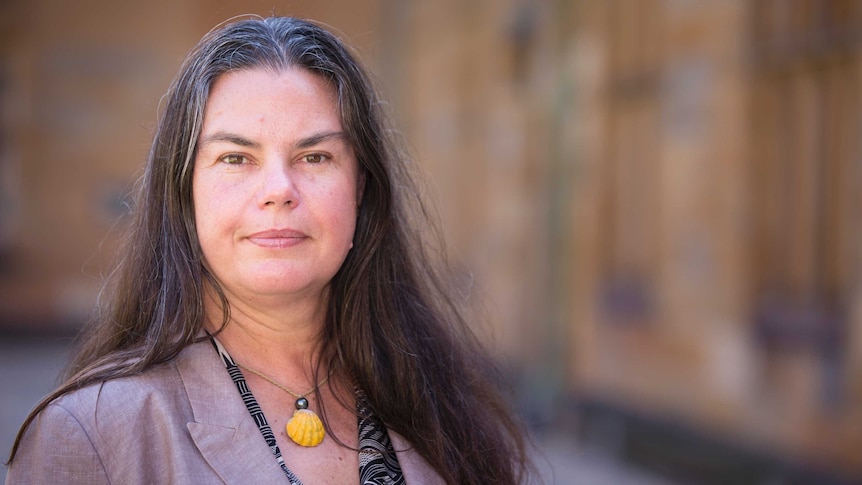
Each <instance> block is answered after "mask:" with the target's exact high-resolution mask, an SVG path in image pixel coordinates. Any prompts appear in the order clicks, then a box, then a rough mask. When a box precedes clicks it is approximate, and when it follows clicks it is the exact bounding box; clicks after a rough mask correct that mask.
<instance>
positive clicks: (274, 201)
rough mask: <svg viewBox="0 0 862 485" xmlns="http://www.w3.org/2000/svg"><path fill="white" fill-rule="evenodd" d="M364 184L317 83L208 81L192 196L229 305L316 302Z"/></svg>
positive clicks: (271, 78)
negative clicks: (290, 299)
mask: <svg viewBox="0 0 862 485" xmlns="http://www.w3.org/2000/svg"><path fill="white" fill-rule="evenodd" d="M362 185H363V179H362V176H361V175H360V171H359V167H358V164H357V161H356V157H355V155H354V153H353V149H352V147H351V146H350V144H349V143H348V140H347V138H346V136H345V133H344V130H343V127H342V126H341V119H340V117H339V112H338V108H337V104H336V99H335V90H334V89H333V88H332V86H330V85H329V84H327V83H326V81H325V80H324V79H323V78H321V77H319V76H317V75H315V74H312V73H311V72H309V71H307V70H304V69H300V68H291V69H286V70H283V71H279V72H275V71H271V70H267V69H251V70H241V71H233V72H230V73H227V74H224V75H222V76H221V77H220V78H218V79H217V80H216V82H215V83H214V85H213V87H212V90H211V93H210V97H209V100H208V102H207V106H206V110H205V112H204V120H203V128H202V131H201V136H200V139H199V140H198V148H197V153H196V155H195V161H194V175H193V182H192V187H193V188H192V191H193V198H194V207H195V223H196V225H197V233H198V239H199V241H200V245H201V249H202V250H203V254H204V258H205V262H206V264H207V266H208V268H209V269H210V271H211V272H212V273H213V274H214V276H215V277H216V279H217V280H218V281H219V283H220V284H221V286H222V288H223V289H224V290H225V292H226V294H227V295H228V297H229V298H231V297H233V298H237V297H239V298H243V299H246V301H255V300H260V299H262V298H265V297H267V296H278V297H283V296H287V295H293V296H298V297H308V296H311V297H317V298H319V297H320V296H321V295H322V290H323V289H324V288H325V287H326V285H327V284H328V282H329V281H330V279H331V278H332V277H333V276H334V275H335V273H336V272H337V271H338V269H339V268H340V267H341V264H342V262H343V261H344V258H345V257H346V256H347V252H348V251H349V250H350V248H351V247H352V245H353V244H352V240H353V232H354V229H355V227H356V211H357V206H358V202H359V199H360V197H361V191H362Z"/></svg>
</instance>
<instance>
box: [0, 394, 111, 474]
mask: <svg viewBox="0 0 862 485" xmlns="http://www.w3.org/2000/svg"><path fill="white" fill-rule="evenodd" d="M31 483H32V484H43V483H68V484H103V483H104V484H107V483H109V481H108V475H107V473H106V472H105V467H104V465H103V464H102V460H101V458H100V457H99V454H98V452H97V450H96V448H95V446H94V445H93V442H92V440H91V439H90V437H89V436H88V434H87V431H86V430H85V429H84V427H83V426H82V425H81V423H80V421H78V419H77V418H75V416H73V415H72V414H71V413H69V412H68V411H67V410H66V409H64V408H63V407H61V406H59V405H57V404H51V405H49V406H48V407H46V408H45V409H44V410H42V412H41V413H39V415H38V416H37V417H36V419H35V420H34V421H33V422H32V423H31V424H30V426H29V428H28V429H27V431H26V433H25V434H24V437H23V439H22V440H21V444H20V446H19V448H18V452H17V453H16V454H15V457H14V458H13V460H12V463H11V464H10V466H9V470H8V472H7V474H6V485H23V484H31Z"/></svg>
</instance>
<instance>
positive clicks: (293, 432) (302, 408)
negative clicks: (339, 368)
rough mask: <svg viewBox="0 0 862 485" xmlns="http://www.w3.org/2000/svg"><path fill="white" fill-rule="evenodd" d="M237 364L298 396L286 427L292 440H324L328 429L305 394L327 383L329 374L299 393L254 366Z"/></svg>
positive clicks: (313, 442)
mask: <svg viewBox="0 0 862 485" xmlns="http://www.w3.org/2000/svg"><path fill="white" fill-rule="evenodd" d="M234 362H236V361H234ZM236 365H238V366H239V367H241V368H243V369H245V370H247V371H249V372H251V373H252V374H254V375H256V376H258V377H260V378H262V379H264V380H266V381H267V382H269V383H270V384H272V385H273V386H275V387H277V388H279V389H281V390H282V391H284V392H286V393H288V394H290V395H291V396H293V397H295V398H296V402H294V406H295V407H296V411H294V412H293V416H292V417H291V418H290V419H289V420H288V421H287V425H286V426H285V427H284V428H285V430H286V431H287V436H288V437H289V438H290V439H291V440H293V442H294V443H296V444H298V445H299V446H308V447H311V446H317V445H319V444H320V443H321V442H322V441H323V437H324V436H326V429H325V428H324V426H323V422H321V421H320V418H319V417H318V416H317V414H315V413H314V411H312V410H310V409H308V399H306V397H305V396H307V395H308V394H311V393H312V392H314V391H315V390H317V389H318V388H319V387H320V386H322V385H324V384H326V381H328V380H329V376H326V378H324V379H323V380H322V381H320V382H319V383H317V384H315V385H314V387H312V388H311V389H309V390H308V391H306V392H304V393H302V394H297V393H295V392H293V391H291V390H290V389H288V388H286V387H284V386H283V385H281V384H280V383H278V382H276V381H275V380H274V379H273V378H271V377H269V376H267V375H264V374H262V373H260V372H258V371H256V370H254V369H252V368H249V367H246V366H244V365H242V364H240V363H239V362H236Z"/></svg>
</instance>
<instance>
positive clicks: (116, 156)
mask: <svg viewBox="0 0 862 485" xmlns="http://www.w3.org/2000/svg"><path fill="white" fill-rule="evenodd" d="M241 13H258V14H263V15H266V14H269V13H278V14H289V15H297V16H308V17H312V18H316V19H319V20H321V21H323V22H325V23H327V24H329V25H331V26H333V27H335V28H336V29H337V30H338V31H339V32H340V33H341V35H342V36H343V37H344V38H345V39H346V40H347V41H348V42H350V43H351V44H353V45H355V46H356V47H357V49H358V51H359V53H360V55H361V57H362V58H363V59H365V60H366V62H367V63H368V64H369V65H370V66H371V68H372V70H373V71H375V72H376V73H377V75H378V77H379V81H380V84H381V86H382V87H383V88H384V92H385V94H386V96H387V97H388V99H389V100H390V101H391V111H392V114H393V117H394V119H395V120H396V122H397V125H398V126H400V127H402V128H403V130H404V135H405V139H406V140H407V142H408V147H409V148H410V150H411V151H412V153H413V154H414V155H415V156H416V161H417V165H419V166H420V167H422V169H423V170H424V171H425V172H427V174H428V176H429V178H430V180H432V182H433V184H432V185H431V186H430V187H429V192H430V195H431V196H432V197H433V198H436V200H437V201H438V208H439V211H440V213H441V217H442V220H443V223H444V226H445V229H446V231H447V233H448V235H449V239H450V243H451V247H452V249H453V253H454V256H455V261H456V264H457V265H458V268H459V271H460V276H459V279H460V280H462V281H461V283H462V284H463V285H464V287H465V288H469V289H471V291H473V292H474V294H475V296H477V297H478V298H477V300H484V301H485V308H484V310H483V311H481V312H479V311H477V315H479V314H483V315H486V316H488V317H489V318H487V320H488V321H489V322H490V323H489V324H488V326H487V328H485V327H482V329H481V331H482V332H485V335H487V336H488V338H489V339H490V341H491V342H493V345H494V348H495V349H496V351H497V352H498V354H499V356H500V357H501V358H502V359H505V360H506V361H507V362H508V363H509V365H510V366H511V369H512V370H513V371H515V372H518V373H519V375H520V376H522V377H523V382H522V383H521V385H520V386H519V388H520V389H522V390H523V391H524V394H523V399H522V400H523V405H524V407H525V413H527V414H528V415H529V416H531V418H532V419H534V420H535V421H536V422H538V423H549V422H553V423H558V422H563V421H564V422H566V423H570V424H571V427H570V428H566V427H563V428H564V429H570V430H572V431H573V432H576V433H578V435H579V436H580V437H581V438H582V439H584V440H587V441H589V442H592V443H596V444H598V445H600V446H604V447H606V448H607V449H611V450H615V452H617V453H621V454H625V455H626V456H627V457H629V458H631V459H632V460H640V461H642V462H643V463H645V464H648V465H650V466H655V467H661V468H663V469H665V470H666V471H669V472H670V473H673V474H675V475H677V476H680V477H682V478H684V479H689V480H690V481H692V482H695V483H735V484H736V483H831V482H833V481H834V482H835V483H841V481H842V480H846V481H854V480H862V455H860V454H859V452H858V450H860V449H862V379H860V378H862V360H860V358H862V333H860V330H862V315H860V310H862V306H860V304H859V302H860V298H859V291H860V285H859V283H860V276H862V254H860V248H862V244H860V242H862V241H860V236H862V232H860V231H862V219H860V218H858V217H857V216H856V215H855V211H854V210H853V209H854V208H855V207H857V206H858V205H859V201H858V200H857V199H858V195H857V194H859V193H860V192H862V191H860V188H862V173H860V172H862V165H860V164H859V159H860V155H862V153H860V146H859V142H858V141H857V140H858V139H859V136H858V133H859V132H860V129H862V123H860V119H859V113H860V112H862V111H860V109H859V108H860V106H859V94H858V92H859V77H860V67H862V64H860V52H862V50H860V49H862V45H860V38H862V37H860V35H862V2H859V1H855V0H754V1H746V0H570V1H567V0H544V1H542V0H532V1H531V0H499V1H495V0H473V1H469V2H464V1H456V0H438V1H427V0H363V1H355V2H337V1H312V0H296V1H276V0H272V1H269V2H263V1H254V2H241V1H239V0H189V1H185V2H169V1H167V0H154V1H151V2H147V3H141V2H137V3H120V2H108V1H105V0H83V1H80V2H59V1H58V2H49V1H47V0H42V1H34V2H30V1H24V0H6V1H5V2H3V3H0V325H2V326H3V327H4V328H7V329H12V328H16V329H20V328H28V329H32V328H48V329H50V328H58V327H64V326H66V327H73V328H75V327H77V326H79V325H80V324H81V323H82V322H83V321H84V320H85V319H86V316H87V313H88V312H89V311H90V309H91V308H92V306H93V304H94V301H95V298H96V295H97V292H98V289H99V285H100V283H101V280H102V275H103V274H104V272H105V271H108V270H109V268H110V260H111V258H112V254H113V251H114V249H115V244H116V237H117V232H118V231H120V230H121V227H122V225H121V224H122V220H123V217H124V214H126V213H127V207H126V206H127V204H128V203H129V194H130V193H131V191H132V188H133V185H134V182H135V180H136V178H137V176H138V175H139V170H140V167H141V165H142V163H143V161H144V159H145V158H146V153H147V150H148V145H149V141H150V138H151V135H152V128H153V126H154V124H155V119H156V112H157V109H158V103H159V97H160V96H161V94H162V93H163V92H164V91H165V90H166V88H167V86H168V84H169V82H170V80H171V77H172V76H173V75H174V73H175V72H176V70H177V68H178V66H179V63H180V61H181V60H182V56H183V55H184V53H185V52H186V51H187V50H188V49H189V48H190V47H191V46H192V45H193V44H194V43H195V42H196V41H197V39H199V38H200V36H201V35H202V34H203V33H204V32H206V31H207V30H208V29H209V28H211V27H212V26H213V25H215V24H216V23H218V22H220V21H222V20H225V19H227V18H229V17H232V16H234V15H238V14H241ZM118 224H119V225H118ZM118 228H120V229H118ZM471 282H472V283H471ZM568 417H573V419H572V421H565V419H568ZM557 428H558V429H559V428H560V426H557ZM769 480H772V481H771V482H769Z"/></svg>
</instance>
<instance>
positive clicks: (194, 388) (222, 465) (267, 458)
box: [176, 340, 285, 483]
mask: <svg viewBox="0 0 862 485" xmlns="http://www.w3.org/2000/svg"><path fill="white" fill-rule="evenodd" d="M176 366H177V370H178V372H179V374H180V378H181V379H182V381H183V385H184V386H185V389H186V393H187V395H188V397H189V403H190V404H191V408H192V412H193V414H194V421H192V422H190V423H188V425H187V426H188V430H189V433H191V437H192V439H193V440H194V442H195V445H196V446H197V447H198V450H199V451H200V452H201V454H202V455H203V457H204V459H205V460H206V461H207V463H209V465H210V466H211V467H212V468H213V469H214V470H215V471H216V473H218V474H219V476H221V478H222V480H224V481H225V483H278V482H280V481H281V482H283V481H284V480H285V475H284V472H283V471H282V470H281V467H280V466H279V465H278V463H277V462H276V461H275V458H274V457H273V455H272V451H271V450H270V448H269V446H267V444H266V442H265V441H264V439H263V436H261V434H260V430H259V429H258V427H257V425H256V424H255V422H254V420H253V419H252V418H251V416H250V415H249V414H248V410H247V409H246V407H245V404H243V402H242V399H241V398H240V395H239V392H237V389H236V386H235V385H234V383H233V381H232V380H231V378H230V376H229V375H228V373H227V371H226V370H225V367H224V364H223V363H222V361H221V359H220V357H219V355H218V352H217V351H216V349H215V347H214V346H213V345H212V343H211V342H209V341H208V340H205V341H202V342H198V343H195V344H192V345H190V346H188V347H187V348H186V349H185V350H183V352H181V353H180V355H179V356H178V357H177V359H176Z"/></svg>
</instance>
